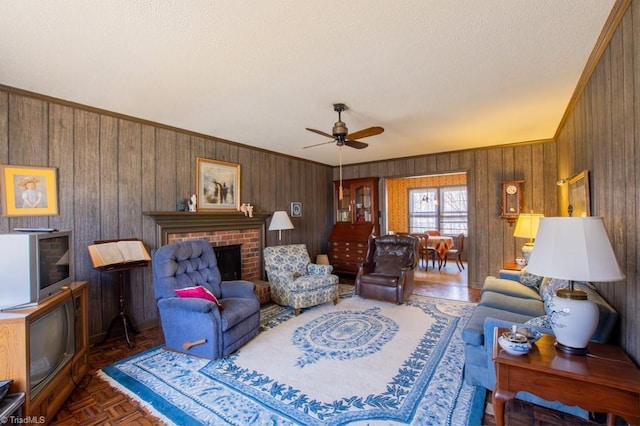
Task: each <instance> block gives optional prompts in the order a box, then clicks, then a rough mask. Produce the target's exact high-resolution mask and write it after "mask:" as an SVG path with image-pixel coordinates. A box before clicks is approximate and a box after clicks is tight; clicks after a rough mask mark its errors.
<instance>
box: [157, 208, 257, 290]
mask: <svg viewBox="0 0 640 426" xmlns="http://www.w3.org/2000/svg"><path fill="white" fill-rule="evenodd" d="M144 214H145V215H146V216H149V217H151V218H152V219H153V220H155V223H156V246H157V247H160V246H163V245H166V244H169V243H172V242H175V241H184V240H192V239H196V238H201V239H205V240H207V241H209V242H210V243H211V245H213V247H214V251H216V250H219V247H223V246H232V245H238V246H240V258H241V266H240V276H239V277H238V278H235V279H243V280H248V281H256V280H261V279H264V276H265V274H264V266H263V264H262V251H263V249H264V245H265V231H266V218H267V217H269V214H267V213H254V214H253V217H246V216H245V215H244V214H242V213H240V212H237V211H233V212H220V213H216V212H145V213H144Z"/></svg>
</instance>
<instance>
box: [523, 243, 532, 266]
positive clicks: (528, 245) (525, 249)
mask: <svg viewBox="0 0 640 426" xmlns="http://www.w3.org/2000/svg"><path fill="white" fill-rule="evenodd" d="M532 251H533V243H526V244H525V245H523V246H522V257H524V262H525V264H527V263H529V258H530V257H531V252H532Z"/></svg>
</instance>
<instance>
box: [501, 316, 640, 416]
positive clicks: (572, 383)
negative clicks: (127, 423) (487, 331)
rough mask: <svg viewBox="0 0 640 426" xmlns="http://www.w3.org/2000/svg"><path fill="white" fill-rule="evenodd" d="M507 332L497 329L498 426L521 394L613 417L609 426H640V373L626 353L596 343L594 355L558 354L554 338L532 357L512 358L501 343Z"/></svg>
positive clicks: (542, 342)
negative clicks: (619, 423)
mask: <svg viewBox="0 0 640 426" xmlns="http://www.w3.org/2000/svg"><path fill="white" fill-rule="evenodd" d="M505 331H509V330H508V329H506V328H496V329H495V331H494V336H493V360H494V362H495V366H496V388H495V390H494V391H493V409H494V413H495V418H496V424H497V425H498V426H501V425H504V406H505V404H506V402H507V401H509V400H511V399H513V398H515V396H516V393H518V392H519V391H527V392H530V393H532V394H534V395H536V396H539V397H540V398H543V399H546V400H548V401H559V402H561V403H563V404H566V405H578V406H580V407H583V408H584V409H586V410H589V411H592V412H597V413H607V424H608V425H614V424H615V419H616V416H620V417H622V418H623V419H624V420H625V421H626V422H628V423H629V424H640V370H639V369H638V368H637V367H636V366H635V364H634V363H633V361H631V359H629V357H628V356H627V355H626V354H625V353H624V351H623V350H622V349H621V348H619V347H617V346H613V345H607V344H601V343H593V342H591V343H589V346H588V350H589V354H588V355H586V356H580V355H568V354H565V353H563V352H560V351H556V349H555V347H554V343H555V337H554V336H550V335H543V336H542V337H541V338H540V340H538V341H537V342H536V343H535V344H534V345H533V348H532V349H531V351H530V352H529V353H527V354H525V355H509V354H508V353H507V352H505V351H504V350H503V349H502V348H501V347H500V345H499V344H498V337H499V336H500V335H501V334H502V333H504V332H505Z"/></svg>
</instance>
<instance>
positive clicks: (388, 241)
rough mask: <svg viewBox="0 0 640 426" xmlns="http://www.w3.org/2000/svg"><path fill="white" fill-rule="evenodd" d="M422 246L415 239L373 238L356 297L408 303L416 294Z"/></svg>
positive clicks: (384, 236) (360, 275) (362, 266)
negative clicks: (415, 276)
mask: <svg viewBox="0 0 640 426" xmlns="http://www.w3.org/2000/svg"><path fill="white" fill-rule="evenodd" d="M419 244H420V240H419V238H417V237H413V236H411V235H404V234H400V235H398V234H394V235H382V236H378V237H376V236H374V235H371V236H369V241H368V249H367V260H366V262H364V263H363V264H362V265H360V269H359V270H358V275H357V276H356V294H357V295H359V296H360V297H364V298H369V299H378V300H385V301H389V302H394V303H397V304H401V303H404V302H405V301H406V300H407V299H408V298H409V296H410V295H411V293H412V292H413V281H414V280H413V274H414V270H415V268H416V266H417V265H418V247H419Z"/></svg>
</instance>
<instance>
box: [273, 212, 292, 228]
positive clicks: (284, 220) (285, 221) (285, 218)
mask: <svg viewBox="0 0 640 426" xmlns="http://www.w3.org/2000/svg"><path fill="white" fill-rule="evenodd" d="M282 229H293V223H291V219H289V215H288V214H287V212H285V211H276V212H273V216H272V217H271V223H270V224H269V231H280V230H282Z"/></svg>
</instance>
